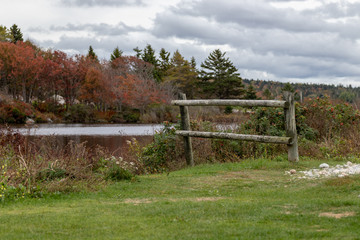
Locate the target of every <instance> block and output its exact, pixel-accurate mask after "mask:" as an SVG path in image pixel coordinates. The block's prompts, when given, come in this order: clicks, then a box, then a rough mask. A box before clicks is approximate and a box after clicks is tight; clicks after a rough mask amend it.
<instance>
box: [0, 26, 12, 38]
mask: <svg viewBox="0 0 360 240" xmlns="http://www.w3.org/2000/svg"><path fill="white" fill-rule="evenodd" d="M0 42H12V35H11V33H10V31H9V30H8V29H7V28H6V27H5V26H3V25H0Z"/></svg>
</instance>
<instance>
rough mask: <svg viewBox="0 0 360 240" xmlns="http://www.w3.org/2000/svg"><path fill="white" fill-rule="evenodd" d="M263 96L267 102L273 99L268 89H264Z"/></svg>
mask: <svg viewBox="0 0 360 240" xmlns="http://www.w3.org/2000/svg"><path fill="white" fill-rule="evenodd" d="M264 96H265V98H266V99H267V100H270V99H273V97H272V95H271V92H270V90H269V89H268V88H266V89H265V90H264Z"/></svg>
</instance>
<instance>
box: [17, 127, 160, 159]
mask: <svg viewBox="0 0 360 240" xmlns="http://www.w3.org/2000/svg"><path fill="white" fill-rule="evenodd" d="M161 128H162V125H152V124H36V125H33V126H31V127H30V128H26V127H24V126H13V129H14V130H16V131H18V132H20V133H21V134H23V135H28V136H30V139H31V138H38V137H55V138H57V140H58V142H59V144H61V145H66V144H67V143H69V141H74V142H75V143H82V142H86V145H87V146H88V147H94V146H96V145H100V146H103V147H106V148H107V149H108V150H109V151H110V152H112V153H113V154H114V155H121V152H122V151H124V148H126V141H127V140H130V139H132V138H136V139H137V140H138V141H139V143H140V144H141V145H144V144H147V143H150V142H151V141H152V136H153V135H154V133H155V131H158V130H160V129H161Z"/></svg>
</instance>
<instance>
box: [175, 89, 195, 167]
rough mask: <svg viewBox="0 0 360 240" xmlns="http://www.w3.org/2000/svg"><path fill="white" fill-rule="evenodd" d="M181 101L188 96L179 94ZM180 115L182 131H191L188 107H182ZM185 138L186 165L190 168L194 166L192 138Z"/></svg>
mask: <svg viewBox="0 0 360 240" xmlns="http://www.w3.org/2000/svg"><path fill="white" fill-rule="evenodd" d="M179 98H180V99H181V100H186V95H185V94H184V93H180V94H179ZM180 115H181V130H184V131H191V129H190V117H189V110H188V107H187V106H180ZM183 138H184V150H185V159H186V163H187V165H189V166H194V156H193V151H192V145H191V137H189V136H183Z"/></svg>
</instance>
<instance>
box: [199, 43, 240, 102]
mask: <svg viewBox="0 0 360 240" xmlns="http://www.w3.org/2000/svg"><path fill="white" fill-rule="evenodd" d="M225 54H226V53H225V52H224V53H222V52H221V51H220V49H216V50H214V51H213V52H212V53H210V55H209V56H208V58H207V59H205V61H204V62H203V63H201V68H202V70H201V71H200V76H201V85H202V88H203V91H204V93H206V94H207V95H208V96H210V97H211V96H212V95H214V96H215V97H217V98H220V99H226V98H240V97H242V95H243V94H244V85H243V84H242V79H241V78H240V74H239V73H237V68H236V67H235V66H234V65H233V63H232V62H231V61H230V60H229V58H226V57H225Z"/></svg>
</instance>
